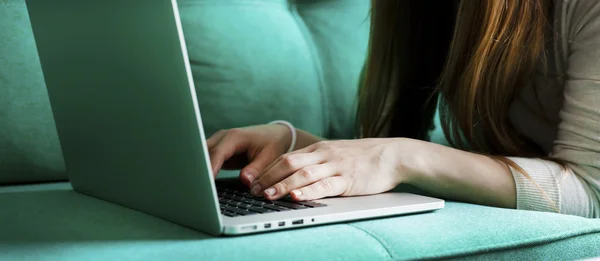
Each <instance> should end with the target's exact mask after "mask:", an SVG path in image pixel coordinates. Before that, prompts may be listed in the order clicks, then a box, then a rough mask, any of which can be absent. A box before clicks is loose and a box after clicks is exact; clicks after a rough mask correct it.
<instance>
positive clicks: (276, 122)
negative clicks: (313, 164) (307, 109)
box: [269, 121, 298, 153]
mask: <svg viewBox="0 0 600 261" xmlns="http://www.w3.org/2000/svg"><path fill="white" fill-rule="evenodd" d="M269 124H281V125H284V126H286V127H288V129H290V132H291V133H292V142H291V143H290V148H289V149H288V150H287V153H290V152H292V151H294V148H295V147H296V139H297V137H298V134H297V133H296V128H294V125H292V124H291V123H289V122H287V121H272V122H269Z"/></svg>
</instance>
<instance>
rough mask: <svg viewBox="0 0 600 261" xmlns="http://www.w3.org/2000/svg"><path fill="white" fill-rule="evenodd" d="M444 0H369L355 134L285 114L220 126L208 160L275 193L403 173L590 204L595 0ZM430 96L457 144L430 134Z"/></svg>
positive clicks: (552, 205)
mask: <svg viewBox="0 0 600 261" xmlns="http://www.w3.org/2000/svg"><path fill="white" fill-rule="evenodd" d="M451 2H452V1H441V2H439V1H436V2H435V6H436V8H435V10H434V9H433V8H431V7H432V6H433V5H432V4H431V3H427V1H422V0H411V1H396V0H373V2H372V3H373V6H372V13H371V23H372V24H371V26H372V32H371V39H370V41H371V42H370V51H369V57H368V60H367V64H366V70H365V77H364V81H363V83H364V84H363V85H362V86H361V89H360V91H359V97H358V98H359V105H358V112H357V116H358V122H359V124H358V125H359V126H358V130H359V132H360V134H361V135H360V137H361V138H362V139H356V140H340V141H324V140H323V139H322V138H319V137H315V136H313V135H311V134H309V133H306V132H304V131H302V130H296V129H294V128H293V126H291V125H289V124H287V123H286V122H278V123H282V124H267V125H261V126H251V127H247V128H242V129H232V130H228V131H220V132H218V133H216V134H215V135H214V136H213V137H211V138H210V139H209V140H208V147H209V149H210V151H211V160H212V165H213V170H214V172H215V173H218V172H219V170H220V169H222V168H242V171H241V173H240V175H241V180H242V181H243V182H244V183H246V184H247V185H248V186H249V187H250V188H251V191H252V193H254V194H255V195H262V196H264V197H266V198H267V199H271V200H275V199H278V198H281V197H283V196H285V195H287V194H290V195H291V196H292V198H294V199H295V200H311V199H318V198H323V197H332V196H353V195H367V194H375V193H381V192H385V191H388V190H390V189H392V188H394V187H395V186H397V185H399V184H401V183H404V184H409V185H412V186H415V187H417V188H420V189H422V190H424V191H426V192H429V193H431V194H433V195H435V196H437V197H441V198H446V199H450V200H458V201H463V202H470V203H476V204H482V205H489V206H497V207H505V208H517V209H528V210H538V211H553V212H560V213H564V214H572V215H579V216H584V217H600V201H599V198H600V2H599V1H591V0H561V1H556V0H555V1H553V0H497V1H496V0H486V1H460V3H457V4H453V3H451ZM442 5H446V6H442ZM438 96H439V97H440V101H439V104H440V112H441V119H442V127H443V129H444V133H445V135H446V137H447V139H448V140H449V142H450V143H451V144H452V145H453V146H452V147H454V148H450V147H445V146H441V145H436V144H433V143H430V142H427V139H428V135H427V134H428V132H429V131H430V130H431V128H432V125H433V124H432V122H433V121H432V119H433V115H434V112H435V108H436V105H437V103H438V102H437V97H438ZM286 125H287V126H286ZM289 129H291V130H292V131H291V132H290V130H289ZM290 146H291V147H290ZM288 147H289V152H287V153H286V151H288ZM236 155H237V156H242V157H245V158H247V160H248V161H247V162H248V164H245V163H242V164H241V165H240V164H239V163H240V161H239V160H236V159H237V158H239V157H235V156H236Z"/></svg>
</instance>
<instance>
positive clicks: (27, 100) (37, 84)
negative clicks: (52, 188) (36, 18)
mask: <svg viewBox="0 0 600 261" xmlns="http://www.w3.org/2000/svg"><path fill="white" fill-rule="evenodd" d="M64 170H65V166H64V162H63V158H62V152H61V148H60V144H59V141H58V136H57V134H56V127H55V125H54V119H53V117H52V111H51V109H50V102H49V100H48V94H47V92H46V87H45V84H44V77H43V74H42V71H41V66H40V64H39V60H38V56H37V48H36V46H35V42H34V41H33V33H32V31H31V26H30V25H29V16H28V15H27V9H26V7H25V4H24V1H22V0H18V1H17V0H0V184H2V183H7V182H31V181H38V180H57V179H65V171H64Z"/></svg>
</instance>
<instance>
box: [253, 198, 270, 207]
mask: <svg viewBox="0 0 600 261" xmlns="http://www.w3.org/2000/svg"><path fill="white" fill-rule="evenodd" d="M250 204H252V205H255V206H259V207H262V206H264V205H265V204H267V203H266V202H264V201H258V200H252V201H251V202H250Z"/></svg>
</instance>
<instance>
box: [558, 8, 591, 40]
mask: <svg viewBox="0 0 600 261" xmlns="http://www.w3.org/2000/svg"><path fill="white" fill-rule="evenodd" d="M555 4H556V11H557V15H559V17H557V18H559V20H560V21H561V24H562V28H563V30H566V31H567V32H568V37H569V38H570V39H573V38H575V37H576V36H577V35H578V34H579V33H580V32H581V31H582V30H584V29H586V28H589V27H593V28H592V29H594V28H595V29H598V30H600V1H597V0H556V1H555ZM567 32H565V33H567Z"/></svg>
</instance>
